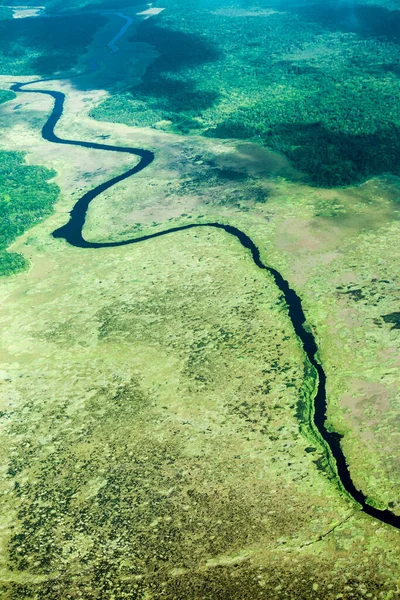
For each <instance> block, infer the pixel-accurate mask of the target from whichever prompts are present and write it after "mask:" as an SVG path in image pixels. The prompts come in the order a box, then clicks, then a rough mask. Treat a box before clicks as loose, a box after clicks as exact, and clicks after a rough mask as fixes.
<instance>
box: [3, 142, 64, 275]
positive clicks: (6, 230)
mask: <svg viewBox="0 0 400 600" xmlns="http://www.w3.org/2000/svg"><path fill="white" fill-rule="evenodd" d="M54 175H55V171H50V170H49V169H46V168H44V167H38V166H32V165H27V164H26V163H25V160H24V156H23V155H22V154H20V153H17V152H2V151H0V215H1V225H0V276H2V275H10V274H11V273H17V272H18V271H20V270H22V269H24V268H26V266H27V264H28V263H27V260H26V259H25V258H24V256H23V255H22V254H18V253H16V252H8V251H7V247H8V246H10V244H11V243H12V242H13V241H14V240H15V239H16V238H17V237H18V236H20V235H22V233H24V231H26V229H28V228H30V227H32V226H33V225H36V223H38V221H41V220H42V219H44V218H45V217H47V216H48V215H49V214H50V213H51V212H52V208H53V205H54V203H55V201H56V200H57V196H58V188H57V186H56V185H55V184H54V183H49V179H51V178H53V177H54Z"/></svg>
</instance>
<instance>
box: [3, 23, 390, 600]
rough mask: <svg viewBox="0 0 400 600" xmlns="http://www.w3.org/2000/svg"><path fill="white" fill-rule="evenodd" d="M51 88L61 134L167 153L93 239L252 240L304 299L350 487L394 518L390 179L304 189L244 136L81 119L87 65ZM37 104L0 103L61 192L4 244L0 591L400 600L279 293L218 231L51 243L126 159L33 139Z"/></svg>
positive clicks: (379, 530)
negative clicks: (234, 234)
mask: <svg viewBox="0 0 400 600" xmlns="http://www.w3.org/2000/svg"><path fill="white" fill-rule="evenodd" d="M112 19H113V20H114V17H113V18H112ZM106 27H109V26H106ZM105 33H106V32H105V30H101V31H99V32H98V34H97V37H96V39H95V41H94V42H93V45H92V46H91V47H89V49H88V52H87V55H86V56H87V57H93V56H94V55H95V45H96V44H97V45H98V47H100V46H101V43H102V42H101V40H103V41H104V39H107V38H106V35H105ZM107 35H108V34H107ZM129 48H130V46H129V44H128V43H127V44H126V46H125V47H124V48H122V47H121V55H120V57H119V59H120V61H121V64H122V60H123V59H122V58H121V57H125V56H129V57H130V58H131V59H132V56H131V55H130V54H129V52H130V50H129ZM142 50H143V54H142V55H140V56H141V57H142V59H143V61H142V62H141V61H140V59H138V60H137V71H136V72H135V71H134V69H132V68H131V71H130V72H131V75H132V81H134V80H135V77H136V78H138V79H139V78H140V77H141V75H142V74H143V72H144V69H145V67H146V65H147V64H148V63H149V62H150V61H151V59H152V54H151V49H150V50H149V48H146V47H142ZM103 58H104V57H103ZM107 60H108V59H107V58H104V61H107ZM110 60H112V61H115V60H116V59H115V57H114V58H112V59H110ZM104 64H106V62H105V63H104ZM112 64H114V63H110V65H111V66H112ZM110 68H111V67H110ZM103 73H104V72H103ZM115 73H116V74H118V71H116V72H115ZM9 79H10V78H9V77H8V78H7V77H3V78H1V84H2V87H4V89H5V88H6V87H7V84H8V81H9ZM109 83H110V82H109V81H108V82H107V85H108V84H109ZM114 84H115V81H114V83H113V85H114ZM46 86H47V87H49V88H50V89H61V90H63V91H64V92H65V93H66V94H67V100H66V109H65V115H64V117H63V119H62V120H61V122H60V124H59V126H58V130H57V131H58V133H59V135H61V136H63V137H66V138H75V139H86V140H93V141H101V140H103V137H101V136H108V137H106V138H105V139H106V140H107V141H106V142H105V143H109V144H120V145H130V146H136V147H142V148H146V149H150V150H153V151H154V152H155V154H156V159H155V162H154V163H153V164H152V165H151V166H150V167H148V168H147V169H146V170H145V171H143V172H142V173H140V174H139V175H138V176H135V177H134V178H132V179H131V180H127V181H125V182H123V183H122V184H119V185H118V186H116V187H115V188H112V189H111V190H109V191H108V192H107V193H106V194H104V195H103V196H100V197H99V198H98V199H96V201H95V202H94V203H93V205H92V206H91V208H90V210H89V214H88V219H87V223H86V227H85V235H86V237H87V238H88V239H90V240H96V241H97V240H102V241H109V240H117V239H126V238H128V237H132V236H133V235H136V234H141V233H151V232H155V231H159V230H162V229H165V228H167V227H171V226H176V225H179V224H185V223H189V222H194V221H196V222H205V221H219V222H224V223H230V224H233V225H236V226H238V227H240V228H241V229H242V230H244V231H245V232H246V233H248V235H250V236H251V237H252V239H253V240H254V241H255V243H256V244H257V245H258V246H259V248H260V249H261V252H262V256H263V260H264V262H265V263H267V264H270V265H271V266H273V267H275V268H277V269H279V270H280V272H281V273H282V274H283V275H284V277H286V278H287V279H288V280H289V281H290V283H291V285H292V287H293V288H294V289H296V291H297V292H298V294H299V295H300V296H301V298H302V300H303V304H304V308H305V311H306V314H307V318H308V321H309V323H310V325H311V326H312V327H313V329H314V332H315V335H316V337H317V340H318V343H319V346H320V349H321V359H322V361H323V364H324V368H325V370H326V372H327V375H328V402H329V414H328V418H329V423H330V424H331V425H332V427H333V429H335V430H336V431H340V432H341V433H343V434H344V435H345V437H344V440H343V444H344V446H343V447H344V449H345V453H346V456H347V457H348V460H349V464H350V469H351V473H352V477H353V479H354V481H355V483H356V484H357V485H359V486H360V487H361V488H362V490H363V491H364V493H366V494H368V495H369V496H370V498H371V501H372V502H373V503H375V504H376V505H378V506H387V505H390V507H391V510H393V511H394V512H400V508H399V504H398V502H399V498H398V491H397V490H398V486H399V483H400V482H399V468H398V467H399V465H398V456H399V450H400V448H399V444H400V440H399V437H398V435H397V436H396V433H395V432H396V419H397V420H398V414H399V405H398V400H396V387H397V388H398V378H399V375H398V372H399V371H398V363H397V365H396V360H398V358H397V357H398V350H399V336H398V329H396V328H394V325H395V323H394V322H393V321H390V317H388V316H390V315H393V314H394V313H395V312H396V310H398V286H396V276H398V275H397V272H398V259H399V257H398V256H397V255H396V248H397V247H398V244H396V241H397V240H398V236H399V221H398V206H399V205H398V203H397V201H398V198H399V197H400V188H399V182H398V179H397V178H395V177H389V176H387V177H381V178H377V179H373V180H370V181H369V182H367V183H365V184H363V185H361V186H359V187H358V188H342V189H336V190H326V189H323V188H319V189H316V188H312V187H310V186H307V185H306V184H305V183H304V177H303V175H302V174H301V173H297V172H295V171H294V170H293V168H292V167H290V165H289V164H288V162H287V160H286V159H285V158H283V157H282V156H279V155H276V154H272V153H270V152H268V151H267V150H265V149H262V148H260V147H259V146H257V145H255V144H250V143H247V142H237V141H234V140H213V139H206V138H201V137H196V136H183V135H180V136H178V135H175V134H173V133H167V132H165V131H162V129H163V127H162V126H160V127H154V128H150V127H148V128H143V129H140V128H132V127H128V126H124V125H118V124H114V123H99V122H97V121H94V120H93V119H90V118H89V117H88V113H89V112H90V110H91V109H92V108H93V107H94V106H95V105H98V104H99V103H100V102H101V101H102V100H104V99H105V98H107V93H106V92H105V91H104V90H103V89H102V88H101V74H100V73H99V75H98V78H97V80H96V81H94V80H93V79H92V80H91V79H90V78H87V79H83V80H82V82H81V83H80V84H79V86H77V85H76V82H72V81H71V82H68V81H63V82H61V81H60V82H52V83H48V84H46ZM18 105H22V106H21V108H17V109H16V110H14V109H15V107H16V106H18ZM49 108H50V101H49V100H48V99H47V98H45V97H42V98H40V97H37V96H34V95H32V96H30V95H28V94H26V95H24V96H23V98H21V97H19V98H16V99H14V100H11V101H10V102H7V103H5V104H4V105H2V107H1V109H0V126H1V127H2V131H3V132H4V135H3V137H2V148H3V149H6V150H11V149H13V150H22V149H24V150H26V151H27V152H28V161H29V163H30V164H41V165H44V166H46V167H48V168H52V169H55V170H56V171H57V173H58V175H57V178H56V180H55V181H56V183H57V184H58V186H59V188H60V198H59V202H58V204H57V205H56V207H55V214H54V215H53V216H51V217H49V218H48V219H47V220H45V221H43V222H42V223H40V224H39V225H37V226H36V227H35V228H33V229H31V230H30V231H28V233H27V234H25V235H24V236H23V237H21V238H19V239H18V240H17V242H16V244H14V246H13V247H12V250H15V251H17V252H22V253H23V254H24V256H25V257H26V258H28V259H29V260H30V265H31V266H30V270H29V271H27V272H25V273H21V274H19V275H17V276H12V277H9V278H5V279H2V281H1V283H0V306H1V308H0V339H1V341H0V376H1V389H2V394H1V395H0V397H1V402H2V407H1V409H0V410H1V413H0V414H1V423H2V426H3V438H2V441H3V443H2V445H1V457H2V459H1V465H2V472H3V478H2V479H1V482H0V485H1V487H2V490H1V491H2V496H1V498H2V500H1V503H2V507H1V513H2V515H3V517H2V521H1V523H2V527H1V529H0V531H1V539H0V544H1V553H0V557H1V562H0V592H1V594H0V595H1V597H2V598H5V599H6V600H24V599H25V598H35V599H37V600H39V599H40V600H46V599H49V600H50V599H51V600H58V599H60V600H61V599H62V600H64V599H65V598H74V599H75V598H84V599H92V598H93V599H94V598H96V599H97V598H107V600H108V599H111V598H113V599H115V600H120V599H123V598H127V599H132V598H135V599H136V598H137V599H140V600H149V599H157V600H158V599H161V598H167V599H171V600H176V599H178V600H189V599H190V600H191V599H192V598H193V599H196V600H197V599H204V600H205V599H207V600H209V599H211V598H212V599H213V600H226V599H227V598H229V599H234V600H254V599H256V598H261V599H262V600H306V599H307V600H339V599H341V598H343V599H345V600H361V599H362V600H366V599H370V598H371V599H376V600H378V599H379V600H380V599H385V600H395V599H396V598H397V597H398V595H399V593H400V591H399V571H398V564H399V559H400V551H399V543H398V540H399V535H400V534H399V533H398V532H397V531H396V530H395V529H394V528H392V527H389V526H384V525H381V524H380V523H378V522H377V521H374V520H373V519H371V518H369V517H367V516H365V515H363V514H362V513H361V512H360V511H359V510H358V507H357V506H356V505H355V504H354V503H353V502H351V501H350V500H349V499H348V498H347V497H346V496H345V495H344V494H343V492H342V491H341V488H340V485H339V484H338V482H337V481H336V480H335V478H334V477H332V476H331V472H330V471H329V470H328V468H327V466H326V461H325V459H324V456H323V451H322V447H321V445H320V444H319V442H318V440H316V439H315V437H313V434H312V432H310V430H309V429H307V427H305V426H304V423H302V422H301V421H299V419H298V414H297V413H298V403H299V401H300V400H302V399H304V394H305V393H306V386H305V383H307V382H305V380H304V355H303V353H302V351H301V349H300V347H299V344H298V341H297V340H296V338H295V336H294V333H293V330H292V326H291V324H290V321H289V319H288V316H287V313H286V309H285V306H283V305H282V302H281V299H280V297H279V294H278V291H277V289H276V286H275V285H274V284H273V282H272V281H271V280H270V278H269V277H268V276H266V275H265V274H263V273H262V272H261V271H259V270H258V269H257V268H256V267H254V264H253V262H252V260H251V259H250V257H249V256H248V255H247V253H246V252H245V251H244V250H243V248H242V247H241V246H240V245H239V244H238V243H237V242H236V241H235V240H234V239H232V238H231V237H229V236H228V235H226V234H225V233H223V232H215V231H213V230H207V229H199V230H191V231H187V232H181V233H177V234H173V235H170V236H166V237H162V238H158V239H155V240H151V241H148V242H146V243H143V244H140V245H135V246H130V247H124V248H115V249H102V250H96V251H93V250H80V249H76V248H72V247H69V246H67V245H66V244H65V243H63V242H62V241H56V240H54V239H52V238H51V236H50V234H51V232H52V231H53V230H54V229H56V227H59V226H61V225H62V224H64V223H65V222H66V219H67V212H68V210H70V209H71V207H72V206H73V204H74V202H75V201H76V199H77V198H79V196H80V195H81V194H82V193H83V192H84V191H86V190H88V189H91V187H93V186H94V185H97V184H98V183H100V182H101V181H104V180H105V179H108V178H109V177H111V176H113V175H115V174H116V173H118V172H121V171H123V170H124V169H126V168H128V165H129V166H131V165H132V164H133V163H132V159H131V158H130V157H124V158H123V159H121V156H120V155H113V153H99V152H96V151H94V150H86V149H76V148H68V147H60V146H57V147H55V146H54V145H51V144H48V143H46V142H43V140H42V139H41V138H40V127H41V125H42V124H43V122H44V121H45V119H46V115H47V114H48V111H49ZM385 317H386V320H385ZM396 366H397V368H396ZM396 492H397V494H396Z"/></svg>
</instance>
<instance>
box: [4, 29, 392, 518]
mask: <svg viewBox="0 0 400 600" xmlns="http://www.w3.org/2000/svg"><path fill="white" fill-rule="evenodd" d="M127 25H128V24H125V26H124V28H126V27H127ZM124 30H125V29H124ZM119 37H120V35H117V36H116V37H115V38H113V40H112V43H115V41H116V40H117V39H119ZM114 51H115V50H114ZM34 83H39V81H30V82H28V83H15V84H14V85H12V86H11V89H12V90H13V91H14V92H17V93H19V92H21V93H29V94H44V95H46V96H50V97H51V98H52V99H53V100H54V104H53V108H52V111H51V114H50V116H49V117H48V119H47V121H46V123H45V124H44V126H43V128H42V137H43V139H44V140H47V141H48V142H52V143H55V144H64V145H69V146H80V147H83V148H92V149H94V150H102V151H106V152H109V151H111V152H122V153H127V154H132V155H134V156H137V157H139V158H140V160H139V163H137V164H136V165H135V166H134V167H132V168H131V169H129V170H127V171H125V172H124V173H122V174H121V175H118V176H116V177H113V178H112V179H109V180H108V181H105V182H104V183H102V184H100V185H98V186H97V187H95V188H93V189H92V190H90V191H88V192H87V193H86V194H84V195H83V196H82V197H81V198H79V200H78V201H77V202H76V203H75V205H74V207H73V209H72V210H71V212H70V218H69V221H68V222H67V223H66V224H65V225H64V226H63V227H60V228H59V229H57V230H56V231H54V232H53V234H52V235H53V237H55V238H60V239H64V240H65V241H66V242H67V243H68V244H71V245H72V246H75V247H77V248H82V249H88V250H89V249H92V250H94V249H97V248H116V247H119V246H129V245H131V244H140V243H142V242H145V241H146V240H150V239H153V238H157V237H161V236H164V235H172V234H174V233H177V232H179V231H184V230H187V229H195V228H200V227H208V228H214V229H219V230H223V231H224V232H225V233H226V234H228V235H231V236H233V237H234V238H236V240H237V241H238V243H240V244H241V245H242V247H243V248H244V250H245V251H247V252H249V253H250V255H251V257H252V260H253V262H254V264H255V265H256V266H257V267H258V268H259V269H262V270H263V271H266V272H267V273H268V274H269V275H272V277H273V279H274V281H275V284H276V285H277V286H278V288H279V290H280V291H281V294H282V296H283V298H284V300H285V302H286V305H287V309H288V314H289V317H290V320H291V322H292V325H293V329H294V331H295V334H296V335H297V337H298V339H299V340H300V342H301V344H302V347H303V350H304V353H305V355H306V357H307V359H308V361H309V363H310V364H311V366H312V368H313V370H314V374H315V375H316V381H317V385H316V392H315V396H314V407H313V408H314V410H313V420H314V425H315V427H316V429H317V430H318V431H319V434H320V435H321V437H322V438H323V440H325V442H326V444H327V446H328V448H329V451H330V453H331V455H332V457H333V458H334V460H335V462H336V466H337V472H338V476H339V478H340V481H341V483H342V486H343V488H344V489H345V490H346V492H347V494H348V495H349V496H350V497H352V498H353V500H354V501H355V502H357V503H358V505H359V506H360V508H361V509H362V510H363V511H364V512H365V513H366V514H368V515H370V516H371V517H373V518H374V519H377V520H378V521H381V522H382V523H386V524H388V525H392V526H393V527H396V528H397V529H400V516H398V515H395V514H394V513H392V512H391V511H389V510H387V509H386V510H380V509H378V508H375V507H374V506H372V505H371V504H369V503H368V502H367V497H366V496H365V495H364V494H363V492H362V491H360V490H358V489H357V488H356V487H355V485H354V483H353V481H352V479H351V475H350V471H349V468H348V466H347V463H346V459H345V456H344V453H343V450H342V448H341V444H340V440H341V436H340V435H339V434H337V433H335V432H332V431H329V430H328V429H327V427H326V424H325V423H326V409H327V398H326V374H325V371H324V368H323V366H322V364H321V363H320V362H319V360H318V357H317V356H318V347H317V343H316V339H315V337H314V335H313V333H312V331H311V329H310V328H309V327H306V326H305V324H306V318H305V315H304V311H303V307H302V303H301V299H300V297H299V296H298V295H297V294H296V292H295V291H294V290H293V289H292V288H291V287H290V285H289V283H288V282H287V281H286V280H285V279H284V278H283V277H282V275H281V274H280V273H279V271H277V270H276V269H274V268H273V267H270V266H268V265H266V264H264V263H263V262H262V260H261V256H260V251H259V249H258V248H257V246H256V245H255V243H254V242H253V240H252V239H251V238H250V237H249V236H248V235H246V233H244V232H243V231H241V230H240V229H238V228H237V227H233V226H231V225H226V224H223V223H190V224H188V225H182V226H180V227H171V228H169V229H166V230H164V231H159V232H157V233H153V234H151V235H144V236H140V237H135V238H130V239H128V240H123V241H118V242H89V241H87V240H85V238H84V236H83V228H84V224H85V219H86V214H87V211H88V208H89V205H90V203H91V202H92V200H94V199H95V198H96V197H97V196H99V194H101V193H102V192H104V191H105V190H107V189H109V188H111V187H112V186H113V185H115V184H116V183H118V182H120V181H123V180H124V179H127V178H128V177H131V176H133V175H135V174H136V173H139V172H140V171H142V170H143V169H145V168H146V167H147V166H148V165H150V164H151V163H152V162H153V160H154V154H153V153H152V152H150V151H148V150H143V149H141V148H130V147H124V146H111V145H106V144H97V143H95V142H87V141H79V140H66V139H63V138H60V137H58V136H57V134H56V133H55V132H54V129H55V126H56V125H57V123H58V121H59V120H60V118H61V116H62V114H63V108H64V100H65V94H63V93H62V92H57V91H52V90H46V89H33V90H31V89H25V88H26V86H29V85H31V84H34Z"/></svg>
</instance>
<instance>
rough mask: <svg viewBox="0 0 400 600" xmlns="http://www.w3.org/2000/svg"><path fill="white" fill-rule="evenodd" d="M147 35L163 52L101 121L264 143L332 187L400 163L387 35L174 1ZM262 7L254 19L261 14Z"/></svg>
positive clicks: (144, 30) (394, 59) (397, 58)
mask: <svg viewBox="0 0 400 600" xmlns="http://www.w3.org/2000/svg"><path fill="white" fill-rule="evenodd" d="M169 7H170V10H169V11H168V12H167V11H165V13H162V14H161V16H160V17H159V18H158V20H149V21H145V22H144V23H143V24H142V25H141V26H140V27H139V29H138V33H137V35H136V37H135V38H134V39H135V41H140V42H143V41H144V42H148V43H150V44H152V45H155V47H156V49H157V51H158V52H159V54H160V56H159V58H158V59H157V60H156V61H155V62H154V63H153V64H152V65H151V66H150V68H149V69H148V71H147V73H146V74H145V76H144V78H143V80H142V83H141V84H140V85H139V86H138V87H136V88H135V89H130V90H126V91H125V92H124V93H119V94H115V95H113V96H111V97H110V98H108V99H107V100H106V102H105V103H104V104H102V105H100V106H99V107H98V108H97V109H95V110H94V111H93V113H92V115H93V116H94V117H95V118H98V119H106V120H110V121H120V122H124V123H127V124H129V125H142V126H154V125H156V126H157V127H161V128H164V129H167V130H170V131H174V132H178V133H184V134H187V133H191V132H193V133H196V134H199V133H200V134H201V133H202V134H203V135H207V136H211V137H213V136H217V137H232V138H242V139H254V140H256V141H258V142H259V143H261V144H264V145H266V146H268V147H270V148H272V149H273V150H276V151H279V152H282V153H284V154H285V155H286V156H288V157H289V159H290V160H291V162H292V163H293V165H294V166H295V167H296V168H297V169H299V170H301V171H304V172H305V173H306V174H307V175H308V176H309V179H310V181H311V182H312V183H313V184H316V185H322V186H340V185H349V184H352V183H356V182H359V181H361V180H363V179H365V178H367V177H369V176H371V175H376V174H379V173H383V172H386V171H392V172H394V173H398V172H399V166H398V165H399V164H400V136H399V128H400V104H399V103H398V102H397V99H398V98H399V96H400V46H399V44H397V43H396V40H394V39H393V36H390V35H389V33H390V32H389V31H388V35H387V36H386V37H385V36H384V35H383V33H382V23H381V24H380V25H379V27H378V25H377V35H376V37H374V35H373V26H374V24H373V21H371V22H370V21H369V22H368V35H361V34H360V33H357V34H352V33H351V32H349V31H348V29H346V30H344V31H342V30H341V26H342V25H341V22H340V21H338V23H337V27H336V28H335V27H332V25H331V24H330V25H329V26H328V25H325V23H324V22H323V20H322V19H321V20H319V21H318V20H313V18H311V17H310V20H307V18H308V16H307V15H304V14H300V15H299V14H297V13H296V12H293V13H288V12H285V13H274V14H269V15H268V16H262V14H261V15H260V14H258V12H260V11H261V13H262V10H261V9H260V11H257V10H256V9H255V8H254V7H253V6H252V7H250V8H249V9H248V10H247V9H244V8H242V7H241V8H240V9H239V8H235V7H227V6H226V4H225V5H222V3H221V4H220V3H219V2H218V1H217V2H210V12H207V10H205V9H204V7H203V8H202V9H201V10H199V9H197V8H196V3H195V2H185V3H184V2H183V0H170V2H169ZM253 14H254V16H252V15H253Z"/></svg>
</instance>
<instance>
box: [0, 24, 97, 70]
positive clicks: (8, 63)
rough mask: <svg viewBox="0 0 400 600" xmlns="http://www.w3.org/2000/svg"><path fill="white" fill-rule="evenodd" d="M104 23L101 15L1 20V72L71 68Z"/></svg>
mask: <svg viewBox="0 0 400 600" xmlns="http://www.w3.org/2000/svg"><path fill="white" fill-rule="evenodd" d="M105 23H106V17H104V16H102V15H100V14H87V15H71V16H64V17H58V18H54V19H50V18H31V19H29V18H27V19H7V20H0V40H1V45H0V73H1V74H3V75H16V76H18V75H43V76H49V75H52V74H53V73H57V72H60V71H66V70H69V69H72V68H73V67H74V66H75V64H76V63H77V61H78V59H79V57H80V55H81V54H83V53H84V50H85V48H86V46H87V45H88V44H89V43H90V41H91V40H92V38H93V35H94V34H95V32H96V31H97V29H98V28H99V27H101V26H102V25H104V24H105Z"/></svg>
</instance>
